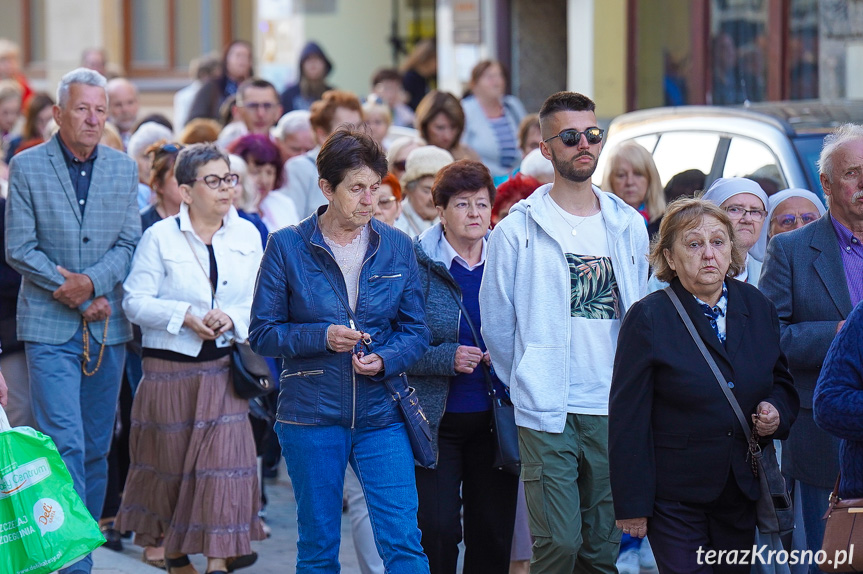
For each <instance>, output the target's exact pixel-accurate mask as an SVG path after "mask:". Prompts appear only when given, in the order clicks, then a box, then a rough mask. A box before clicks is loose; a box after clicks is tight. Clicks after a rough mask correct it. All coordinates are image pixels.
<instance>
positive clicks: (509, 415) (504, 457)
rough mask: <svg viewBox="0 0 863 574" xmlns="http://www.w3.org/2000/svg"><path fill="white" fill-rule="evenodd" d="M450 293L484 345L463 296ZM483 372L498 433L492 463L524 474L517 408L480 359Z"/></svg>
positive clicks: (477, 342) (476, 342)
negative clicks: (519, 447)
mask: <svg viewBox="0 0 863 574" xmlns="http://www.w3.org/2000/svg"><path fill="white" fill-rule="evenodd" d="M450 293H451V294H452V296H453V299H455V301H456V303H458V306H459V309H461V315H462V317H464V319H465V321H466V322H467V326H468V327H469V328H470V332H471V335H473V341H474V345H476V347H477V348H480V349H481V348H482V346H481V345H480V339H479V333H478V332H477V330H476V327H475V326H474V324H473V321H471V320H470V315H469V314H468V312H467V309H466V308H465V306H464V302H463V301H462V300H461V296H460V295H459V294H458V293H456V292H455V291H454V290H453V289H452V288H450ZM480 366H481V367H482V371H483V375H485V383H486V387H487V389H488V396H489V397H491V412H492V420H491V432H492V434H493V435H494V441H495V442H494V462H492V466H493V467H494V468H496V469H498V470H503V471H504V472H508V473H510V474H514V475H516V476H518V475H519V474H521V455H520V454H519V451H518V427H517V426H516V425H515V407H513V405H512V401H511V400H510V399H509V397H508V396H505V395H503V396H502V395H500V394H498V392H497V391H496V390H495V388H494V380H493V379H492V377H491V370H490V369H489V366H488V365H486V364H485V363H483V362H482V361H480Z"/></svg>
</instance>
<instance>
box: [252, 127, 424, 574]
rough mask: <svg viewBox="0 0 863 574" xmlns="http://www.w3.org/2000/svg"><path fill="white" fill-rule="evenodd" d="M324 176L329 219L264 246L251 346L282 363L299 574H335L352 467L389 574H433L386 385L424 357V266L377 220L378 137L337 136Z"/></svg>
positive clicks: (319, 216)
mask: <svg viewBox="0 0 863 574" xmlns="http://www.w3.org/2000/svg"><path fill="white" fill-rule="evenodd" d="M317 168H318V173H319V176H320V187H321V190H322V191H323V193H324V196H325V197H326V198H327V200H328V205H326V206H322V207H321V208H319V209H318V210H317V212H316V213H314V214H312V216H311V217H309V218H307V219H305V220H304V221H302V222H300V224H299V225H296V226H290V227H286V228H283V229H281V230H279V231H277V232H275V233H273V234H272V235H270V240H269V242H268V244H267V249H266V252H265V253H264V259H263V261H262V262H261V269H260V272H259V273H258V282H257V286H256V288H255V298H254V302H253V305H252V321H251V329H250V335H249V341H250V343H251V345H252V348H253V349H254V350H255V352H257V353H259V354H261V355H264V356H269V357H279V358H281V359H282V374H281V377H280V383H281V391H280V393H279V401H278V410H277V422H276V433H277V435H278V436H279V442H280V443H281V445H282V453H283V455H284V457H285V461H286V463H287V467H288V474H289V475H290V477H291V482H292V484H293V488H294V495H295V498H296V501H297V514H298V524H299V540H298V542H297V547H298V555H297V572H298V573H300V572H307V571H312V570H313V571H316V572H317V571H328V572H329V571H337V570H338V548H339V536H340V528H341V526H340V525H341V512H342V490H343V484H344V476H345V468H346V466H347V464H348V463H350V465H351V466H352V467H353V469H354V471H355V473H356V475H357V477H358V478H359V480H360V483H361V485H362V487H363V491H364V493H365V496H366V501H367V503H368V507H369V516H370V517H371V523H372V529H373V531H374V535H375V541H376V542H377V545H378V549H379V552H380V553H381V558H382V559H383V561H384V565H385V566H386V569H387V572H392V573H402V572H405V573H406V572H410V573H414V572H424V573H427V572H428V560H427V559H426V557H425V555H424V554H423V553H422V547H421V545H420V531H419V529H418V528H417V522H416V513H417V493H416V486H415V483H414V464H413V456H412V453H411V447H410V444H409V442H408V437H407V434H406V432H405V428H404V422H403V420H402V417H401V414H400V412H399V411H398V410H397V407H396V404H395V401H394V400H393V399H392V397H391V396H390V395H389V393H388V392H387V390H386V386H385V385H384V384H383V381H384V380H385V379H388V378H392V377H398V376H399V375H400V374H401V373H404V372H405V371H406V370H407V369H408V368H409V367H410V366H411V365H413V363H415V362H416V361H417V360H418V359H419V358H420V357H421V356H422V355H423V353H424V352H425V350H426V348H427V347H428V344H429V338H430V336H429V331H428V328H427V327H426V324H425V321H424V318H425V314H424V305H423V295H422V288H421V286H420V281H419V276H418V269H417V262H416V257H415V256H414V252H413V246H412V245H411V242H410V239H409V238H408V237H407V235H405V234H403V233H401V232H399V231H396V230H395V229H393V228H392V227H389V226H387V225H385V224H382V223H380V222H378V221H377V220H374V219H373V218H372V215H373V214H374V210H375V203H376V201H377V199H376V196H375V194H376V193H377V189H378V186H379V185H380V182H381V177H382V176H384V175H385V174H386V173H387V162H386V158H385V156H384V154H383V152H382V151H381V150H380V148H379V147H378V146H377V144H376V143H375V142H374V140H372V139H371V138H370V136H368V135H366V134H365V133H364V132H361V131H356V130H352V129H350V128H342V129H339V130H337V131H336V132H335V133H334V134H333V135H331V136H330V137H329V139H328V140H327V141H326V142H325V143H324V145H323V147H322V148H321V151H320V154H319V155H318V159H317ZM310 249H313V250H314V253H315V255H313V254H312V252H311V251H310ZM319 262H320V263H319ZM325 274H326V275H325ZM328 277H329V279H328ZM333 285H335V287H336V288H338V289H339V291H340V292H341V295H342V297H341V298H340V297H338V296H337V295H336V293H335V291H334V290H333ZM342 300H345V301H346V302H348V303H349V304H350V305H351V307H352V309H351V310H352V312H353V314H354V315H355V317H356V323H355V322H354V320H352V319H351V317H350V316H349V313H348V312H347V310H346V309H345V307H344V305H343V303H342ZM357 323H358V324H357ZM369 340H370V341H371V342H370V344H365V343H362V341H365V342H368V341H369Z"/></svg>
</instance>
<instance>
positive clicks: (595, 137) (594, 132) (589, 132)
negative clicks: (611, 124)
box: [542, 128, 605, 147]
mask: <svg viewBox="0 0 863 574" xmlns="http://www.w3.org/2000/svg"><path fill="white" fill-rule="evenodd" d="M604 133H605V130H601V129H599V128H587V129H586V130H584V131H583V132H580V131H578V130H575V129H569V130H563V131H562V132H560V133H559V134H557V135H556V136H551V137H550V138H548V139H547V140H542V141H544V142H546V143H548V142H550V141H551V140H553V139H554V138H560V141H562V142H563V145H565V146H566V147H572V146H575V145H578V142H580V141H581V135H582V134H584V137H585V138H587V143H589V144H590V145H596V144H598V143H599V142H601V141H602V135H603V134H604Z"/></svg>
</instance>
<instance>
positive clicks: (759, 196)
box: [647, 177, 767, 293]
mask: <svg viewBox="0 0 863 574" xmlns="http://www.w3.org/2000/svg"><path fill="white" fill-rule="evenodd" d="M701 199H704V200H705V201H709V202H711V203H713V204H715V205H718V206H719V207H721V208H722V209H724V210H725V213H727V214H728V217H729V218H730V219H731V223H732V225H733V226H734V236H735V241H736V244H737V245H736V247H738V248H739V249H740V252H741V254H742V255H743V258H744V267H743V269H741V270H740V272H739V273H738V274H737V276H736V277H735V279H737V280H738V281H743V282H744V283H749V284H751V285H753V286H755V287H758V279H759V278H760V277H761V261H759V260H758V259H755V258H754V257H753V256H752V255H751V254H750V253H749V251H750V250H751V249H752V248H753V247H754V246H755V244H756V243H758V238H759V236H760V235H761V228H762V226H763V225H764V222H765V219H766V218H767V210H766V209H765V208H766V206H767V194H766V193H764V190H763V189H761V186H760V185H758V184H757V183H756V182H754V181H752V180H751V179H747V178H745V177H728V178H723V177H721V178H719V179H717V180H716V181H714V182H713V183H712V184H711V185H710V187H709V188H708V189H707V191H706V192H705V193H704V195H703V196H702V197H701ZM666 286H667V283H663V282H662V281H660V280H658V279H657V278H656V275H653V276H651V278H650V281H648V283H647V290H648V292H651V293H652V292H654V291H658V290H659V289H664V288H665V287H666Z"/></svg>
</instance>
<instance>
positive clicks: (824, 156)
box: [818, 123, 863, 183]
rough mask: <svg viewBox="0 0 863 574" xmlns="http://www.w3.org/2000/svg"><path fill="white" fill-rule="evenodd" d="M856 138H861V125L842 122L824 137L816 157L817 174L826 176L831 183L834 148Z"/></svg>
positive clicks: (862, 134)
mask: <svg viewBox="0 0 863 574" xmlns="http://www.w3.org/2000/svg"><path fill="white" fill-rule="evenodd" d="M856 139H863V126H861V125H858V124H852V123H847V124H842V125H841V126H839V127H838V128H836V129H835V130H834V131H833V132H832V133H830V134H829V135H828V136H827V137H825V138H824V145H823V146H822V147H821V155H820V156H819V157H818V175H825V176H827V180H828V181H830V182H831V183H832V182H833V156H834V154H835V153H836V150H838V149H839V148H840V147H842V146H843V145H845V144H846V143H848V142H850V141H852V140H856Z"/></svg>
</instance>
